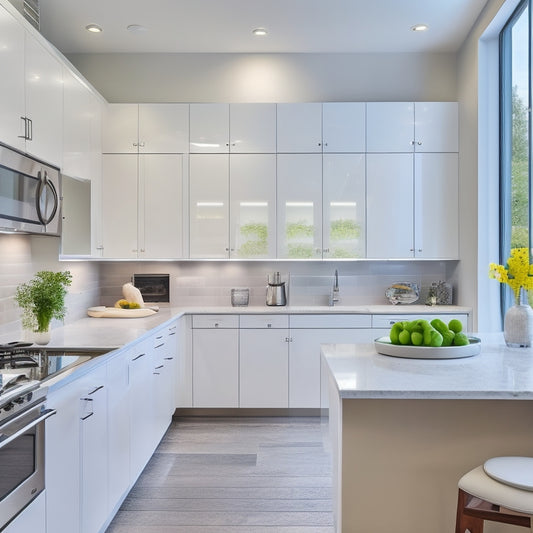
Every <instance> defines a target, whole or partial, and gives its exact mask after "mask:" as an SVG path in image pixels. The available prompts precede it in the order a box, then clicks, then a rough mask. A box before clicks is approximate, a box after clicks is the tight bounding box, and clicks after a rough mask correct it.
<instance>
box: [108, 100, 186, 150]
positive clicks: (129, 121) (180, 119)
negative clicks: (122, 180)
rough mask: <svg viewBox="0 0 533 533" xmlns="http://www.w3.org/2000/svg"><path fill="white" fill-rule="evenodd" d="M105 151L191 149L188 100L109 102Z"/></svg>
mask: <svg viewBox="0 0 533 533" xmlns="http://www.w3.org/2000/svg"><path fill="white" fill-rule="evenodd" d="M102 143H103V152H104V153H110V154H131V153H134V154H136V153H145V154H164V153H168V154H180V153H187V152H188V149H189V106H188V104H110V105H109V106H108V108H107V111H106V113H105V115H104V125H103V140H102Z"/></svg>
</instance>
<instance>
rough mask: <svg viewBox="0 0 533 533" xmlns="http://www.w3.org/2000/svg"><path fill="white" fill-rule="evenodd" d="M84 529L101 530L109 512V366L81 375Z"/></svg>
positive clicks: (82, 525) (82, 522)
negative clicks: (107, 374) (107, 369)
mask: <svg viewBox="0 0 533 533" xmlns="http://www.w3.org/2000/svg"><path fill="white" fill-rule="evenodd" d="M80 381H81V383H82V391H81V392H82V396H81V398H80V401H81V413H80V451H81V454H80V458H81V461H80V463H81V464H80V466H81V531H82V533H94V532H95V531H101V529H102V526H103V524H104V523H105V521H106V520H107V517H108V514H109V507H108V506H109V501H108V448H107V377H106V366H105V365H102V366H101V367H99V368H98V369H95V370H93V371H91V372H90V373H89V374H87V375H86V376H84V377H83V378H81V380H80Z"/></svg>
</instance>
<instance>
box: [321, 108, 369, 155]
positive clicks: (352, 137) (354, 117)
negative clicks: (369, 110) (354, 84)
mask: <svg viewBox="0 0 533 533" xmlns="http://www.w3.org/2000/svg"><path fill="white" fill-rule="evenodd" d="M365 124H366V108H365V103H364V102H330V103H323V104H322V144H323V152H324V153H325V152H344V153H364V152H365V151H366V129H365Z"/></svg>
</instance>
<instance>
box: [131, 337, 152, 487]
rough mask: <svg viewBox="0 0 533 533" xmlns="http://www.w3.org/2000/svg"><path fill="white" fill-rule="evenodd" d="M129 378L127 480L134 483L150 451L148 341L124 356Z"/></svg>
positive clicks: (150, 405)
mask: <svg viewBox="0 0 533 533" xmlns="http://www.w3.org/2000/svg"><path fill="white" fill-rule="evenodd" d="M128 359H129V362H128V369H129V379H130V479H131V482H132V483H134V482H135V480H136V479H137V478H138V477H139V474H140V473H141V472H142V470H143V468H144V467H145V466H146V463H147V462H148V461H149V459H150V457H151V456H152V453H153V451H154V449H153V439H152V433H151V431H152V428H153V420H152V419H153V416H154V411H153V402H152V393H153V389H152V384H153V379H152V378H153V367H152V364H153V359H152V344H151V339H147V340H145V341H143V342H140V343H139V344H137V345H135V346H134V347H132V349H131V350H130V351H129V355H128Z"/></svg>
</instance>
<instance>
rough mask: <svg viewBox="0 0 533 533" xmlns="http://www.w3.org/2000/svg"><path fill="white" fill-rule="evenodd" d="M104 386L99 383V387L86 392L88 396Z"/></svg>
mask: <svg viewBox="0 0 533 533" xmlns="http://www.w3.org/2000/svg"><path fill="white" fill-rule="evenodd" d="M103 388H104V386H103V385H100V386H99V387H96V389H94V390H92V391H91V392H89V393H88V396H91V394H94V393H95V392H98V391H99V390H100V389H103Z"/></svg>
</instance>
